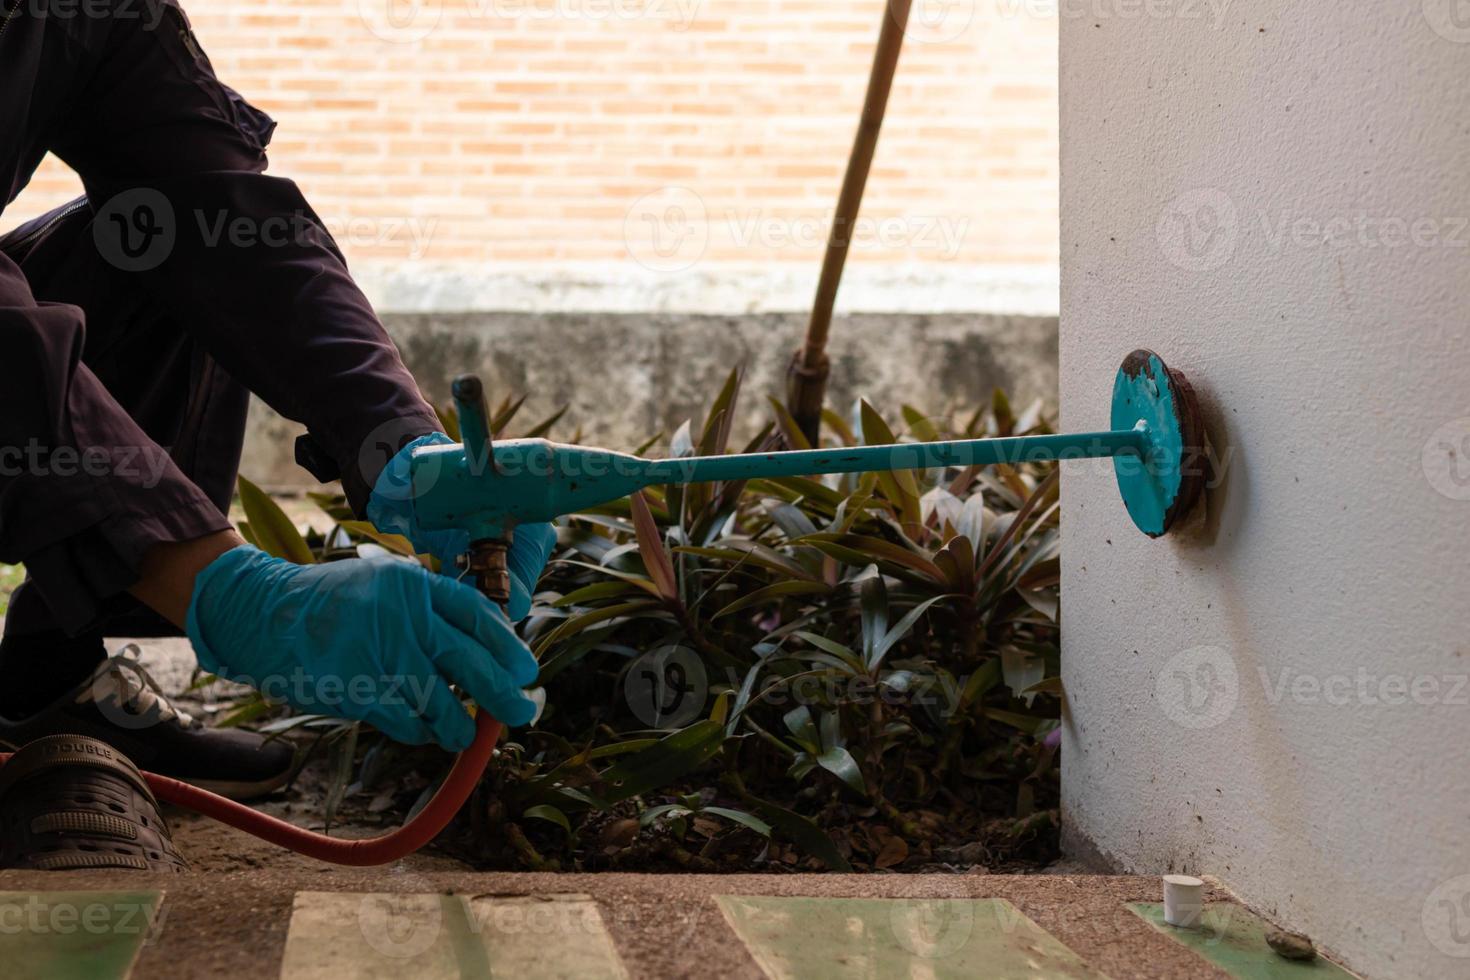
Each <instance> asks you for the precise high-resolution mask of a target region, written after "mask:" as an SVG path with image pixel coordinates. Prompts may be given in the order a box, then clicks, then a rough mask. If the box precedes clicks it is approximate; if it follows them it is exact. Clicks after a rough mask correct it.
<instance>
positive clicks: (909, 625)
mask: <svg viewBox="0 0 1470 980" xmlns="http://www.w3.org/2000/svg"><path fill="white" fill-rule="evenodd" d="M952 598H954V596H948V595H937V596H935V597H934V598H932V599H925V600H924V601H923V602H921V603H919V604H918V605H917V606H915V607H914V608H912V609H910V610H909V611H908V613H907V614H905V615H904V617H903V619H900V620H899V621H898V624H897V625H895V626H894V627H893V629H891V630H889V631H888V632H887V633H884V634H883V638H882V639H881V640H879V641H878V643H877V644H876V645H875V646H874V647H873V651H872V653H871V655H870V656H869V657H868V659H867V661H866V663H867V668H868V671H869V672H870V673H871V672H872V671H875V670H877V669H878V666H879V665H880V664H882V663H883V658H884V657H886V656H888V651H889V650H892V649H893V645H894V644H895V643H897V642H898V641H899V640H901V639H903V638H904V637H905V636H907V635H908V633H909V630H911V629H913V628H914V624H915V623H917V622H918V621H919V617H920V616H922V615H924V613H926V612H928V611H929V607H930V606H932V605H934V604H935V603H936V602H939V601H940V600H942V599H952Z"/></svg>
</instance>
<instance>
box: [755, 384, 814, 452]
mask: <svg viewBox="0 0 1470 980" xmlns="http://www.w3.org/2000/svg"><path fill="white" fill-rule="evenodd" d="M766 400H767V401H769V402H770V403H771V411H772V412H773V413H774V414H775V416H776V428H777V429H778V430H779V431H780V433H781V437H782V438H783V439H785V440H786V445H787V446H788V447H790V448H791V449H793V450H797V451H800V450H803V449H811V448H812V444H811V443H810V442H808V441H807V438H806V434H805V433H804V432H802V431H801V426H800V425H798V424H797V422H796V419H794V418H792V416H791V413H790V412H789V411H787V410H786V404H785V403H784V402H782V401H781V400H780V399H779V398H774V397H771V396H769V395H768V396H766Z"/></svg>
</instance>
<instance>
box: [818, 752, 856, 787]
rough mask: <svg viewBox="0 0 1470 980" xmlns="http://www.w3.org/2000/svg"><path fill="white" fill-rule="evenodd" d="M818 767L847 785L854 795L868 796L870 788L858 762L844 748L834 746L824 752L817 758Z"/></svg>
mask: <svg viewBox="0 0 1470 980" xmlns="http://www.w3.org/2000/svg"><path fill="white" fill-rule="evenodd" d="M817 765H819V766H821V767H822V768H823V769H825V770H827V771H828V772H830V773H831V774H832V775H834V776H836V777H837V778H838V779H840V780H842V781H843V782H844V783H846V784H847V787H848V788H849V789H851V790H852V791H853V792H854V793H857V794H859V795H861V796H867V795H868V787H867V784H866V783H864V782H863V772H862V770H861V769H859V768H858V764H857V760H856V759H854V758H853V757H852V753H851V752H849V751H847V749H845V748H843V747H842V746H840V745H834V746H833V747H832V748H830V749H826V750H824V751H823V752H822V754H821V755H819V756H817Z"/></svg>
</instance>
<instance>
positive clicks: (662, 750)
mask: <svg viewBox="0 0 1470 980" xmlns="http://www.w3.org/2000/svg"><path fill="white" fill-rule="evenodd" d="M724 742H725V726H724V725H722V724H720V723H719V722H717V721H710V720H709V719H705V720H703V721H697V722H695V723H694V724H692V725H690V726H689V727H688V728H685V729H683V730H681V731H677V732H674V733H673V734H671V735H668V736H666V737H664V738H661V739H659V741H658V743H657V744H656V745H654V746H652V747H651V748H647V749H644V750H643V751H642V752H638V753H636V754H635V755H633V756H631V757H629V758H627V759H624V760H623V761H622V762H619V763H618V764H617V765H615V766H613V767H612V768H610V769H608V770H607V771H606V772H604V773H603V774H602V779H603V781H604V782H606V783H607V785H608V787H609V789H608V792H607V793H605V794H604V798H605V799H606V800H607V801H608V802H610V803H616V802H618V801H619V800H626V799H629V798H631V797H634V796H640V795H642V794H644V793H647V792H650V791H652V790H655V789H658V788H659V787H660V786H667V785H668V784H669V783H671V782H673V781H674V780H675V779H678V778H679V777H680V776H683V775H685V774H686V773H689V772H692V771H693V770H695V769H697V768H699V767H700V766H702V765H704V764H705V763H706V762H708V761H709V760H710V759H712V758H714V755H715V753H716V752H718V751H720V746H722V745H723V744H724Z"/></svg>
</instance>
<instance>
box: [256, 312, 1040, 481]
mask: <svg viewBox="0 0 1470 980" xmlns="http://www.w3.org/2000/svg"><path fill="white" fill-rule="evenodd" d="M384 322H385V324H386V325H387V328H388V332H389V333H390V334H391V335H392V337H393V339H394V340H395V341H396V342H397V343H398V345H399V347H400V348H401V349H402V351H403V354H404V359H405V360H406V361H407V363H408V366H409V368H410V369H411V370H412V371H413V372H414V376H415V377H417V378H418V379H419V383H420V384H421V385H422V386H423V388H424V392H425V394H426V395H427V396H428V397H429V398H430V399H432V400H433V401H435V402H436V403H441V404H442V403H443V402H445V401H447V400H448V398H449V382H450V379H451V378H453V377H454V376H455V375H457V374H462V373H465V372H467V371H478V372H479V373H480V375H481V377H482V378H483V379H484V381H485V382H486V385H487V388H488V390H489V392H490V394H491V398H492V400H493V401H496V402H498V401H499V400H500V399H501V398H502V397H504V396H505V395H507V394H514V395H515V396H516V397H520V395H522V394H526V395H528V397H527V399H526V404H525V407H524V408H523V409H522V414H521V415H520V416H518V418H517V423H518V425H519V426H520V427H526V426H529V425H531V424H533V422H534V421H540V420H541V419H543V418H545V417H547V416H548V415H550V414H551V413H552V412H554V411H556V410H557V409H558V408H560V407H561V406H563V405H567V406H569V410H568V412H567V414H566V415H565V416H564V417H563V420H562V422H561V423H560V424H558V426H557V427H556V429H555V430H553V433H552V434H553V436H554V437H557V438H563V439H567V438H570V437H571V436H572V435H573V434H574V433H575V432H576V431H577V429H578V428H580V429H581V431H582V438H583V441H584V442H587V443H595V444H599V445H605V446H608V447H611V448H615V449H632V448H634V447H636V446H638V445H639V444H641V443H642V442H644V441H645V440H647V439H648V438H649V437H651V436H653V435H654V434H655V433H658V432H660V431H662V432H663V433H664V434H665V437H666V438H667V437H668V436H669V435H671V434H672V433H673V432H674V430H675V429H676V428H678V426H679V425H680V424H681V423H682V422H683V421H684V420H685V419H688V418H691V417H694V418H696V419H697V418H699V417H702V413H703V410H704V408H705V406H707V405H708V404H709V402H710V401H711V400H712V399H713V398H714V396H715V394H716V393H717V392H718V391H719V388H720V385H721V384H722V383H723V382H724V379H725V377H726V375H728V374H729V372H730V369H731V368H733V367H735V366H737V365H744V367H745V370H746V375H745V388H744V396H743V398H742V408H743V412H742V417H741V419H740V423H739V426H738V427H737V430H736V431H737V436H739V435H742V434H743V435H747V436H748V435H751V434H754V432H755V431H756V430H757V429H758V428H759V426H760V425H762V424H764V421H765V420H766V418H768V414H769V413H768V409H767V408H766V403H765V396H766V395H775V396H777V397H780V396H781V394H782V392H783V391H784V384H785V381H784V379H785V373H786V366H787V364H788V362H789V361H790V359H791V355H792V352H793V351H794V350H795V348H796V346H797V344H798V343H799V342H800V339H801V337H802V335H803V333H804V331H805V328H806V316H805V315H804V314H799V313H766V314H753V315H693V314H679V313H659V314H622V313H620V314H594V313H550V314H534V313H454V314H435V313H414V314H389V315H386V316H385V317H384ZM829 353H830V354H831V357H832V379H831V383H830V387H829V394H828V401H829V403H830V404H832V405H836V406H841V407H842V410H843V411H844V412H845V411H846V409H847V407H848V406H850V405H851V404H852V403H853V401H854V400H855V399H857V398H858V397H864V398H867V399H868V400H869V401H871V402H872V403H873V404H874V405H876V406H878V407H879V408H880V409H881V410H882V411H883V412H884V413H885V414H886V415H888V416H889V417H890V418H894V417H896V415H897V411H898V407H899V406H900V405H901V404H902V403H904V402H908V403H910V404H913V405H915V406H917V407H920V408H922V409H923V410H925V411H928V412H942V411H946V410H948V409H952V408H956V407H963V408H966V409H968V408H970V407H973V406H974V405H977V404H979V403H980V402H981V401H984V400H986V399H988V398H989V397H990V393H991V390H992V389H993V388H996V387H1001V388H1004V389H1006V390H1007V392H1009V393H1010V394H1011V395H1012V397H1013V399H1015V400H1017V401H1021V402H1029V401H1030V400H1032V399H1034V398H1037V397H1041V398H1045V399H1047V400H1048V401H1049V402H1051V403H1053V404H1055V401H1056V391H1057V320H1056V318H1055V317H1045V316H1010V315H998V314H959V313H947V314H942V315H923V314H909V313H905V314H881V313H861V314H852V315H848V316H840V317H838V318H837V319H836V320H835V321H834V324H833V329H832V341H831V344H830V350H829ZM513 428H515V427H513ZM299 431H301V430H300V427H299V426H297V425H295V424H294V423H292V422H289V421H287V420H285V419H283V418H281V417H280V416H278V415H276V414H275V413H274V412H272V411H270V410H269V409H268V408H266V407H265V406H264V405H262V404H259V403H256V404H255V405H254V406H253V407H252V410H251V422H250V432H249V435H248V437H247V440H246V447H245V458H244V461H243V462H242V464H241V472H242V473H243V474H244V475H245V476H247V477H249V478H250V479H252V480H255V481H256V482H259V483H263V484H266V485H270V486H277V487H289V486H306V485H309V484H310V482H311V478H310V476H308V475H307V474H306V473H305V472H304V471H302V470H300V469H299V468H298V467H296V465H295V464H294V462H293V461H292V446H291V443H292V440H293V439H294V438H295V436H296V434H297V433H298V432H299Z"/></svg>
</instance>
